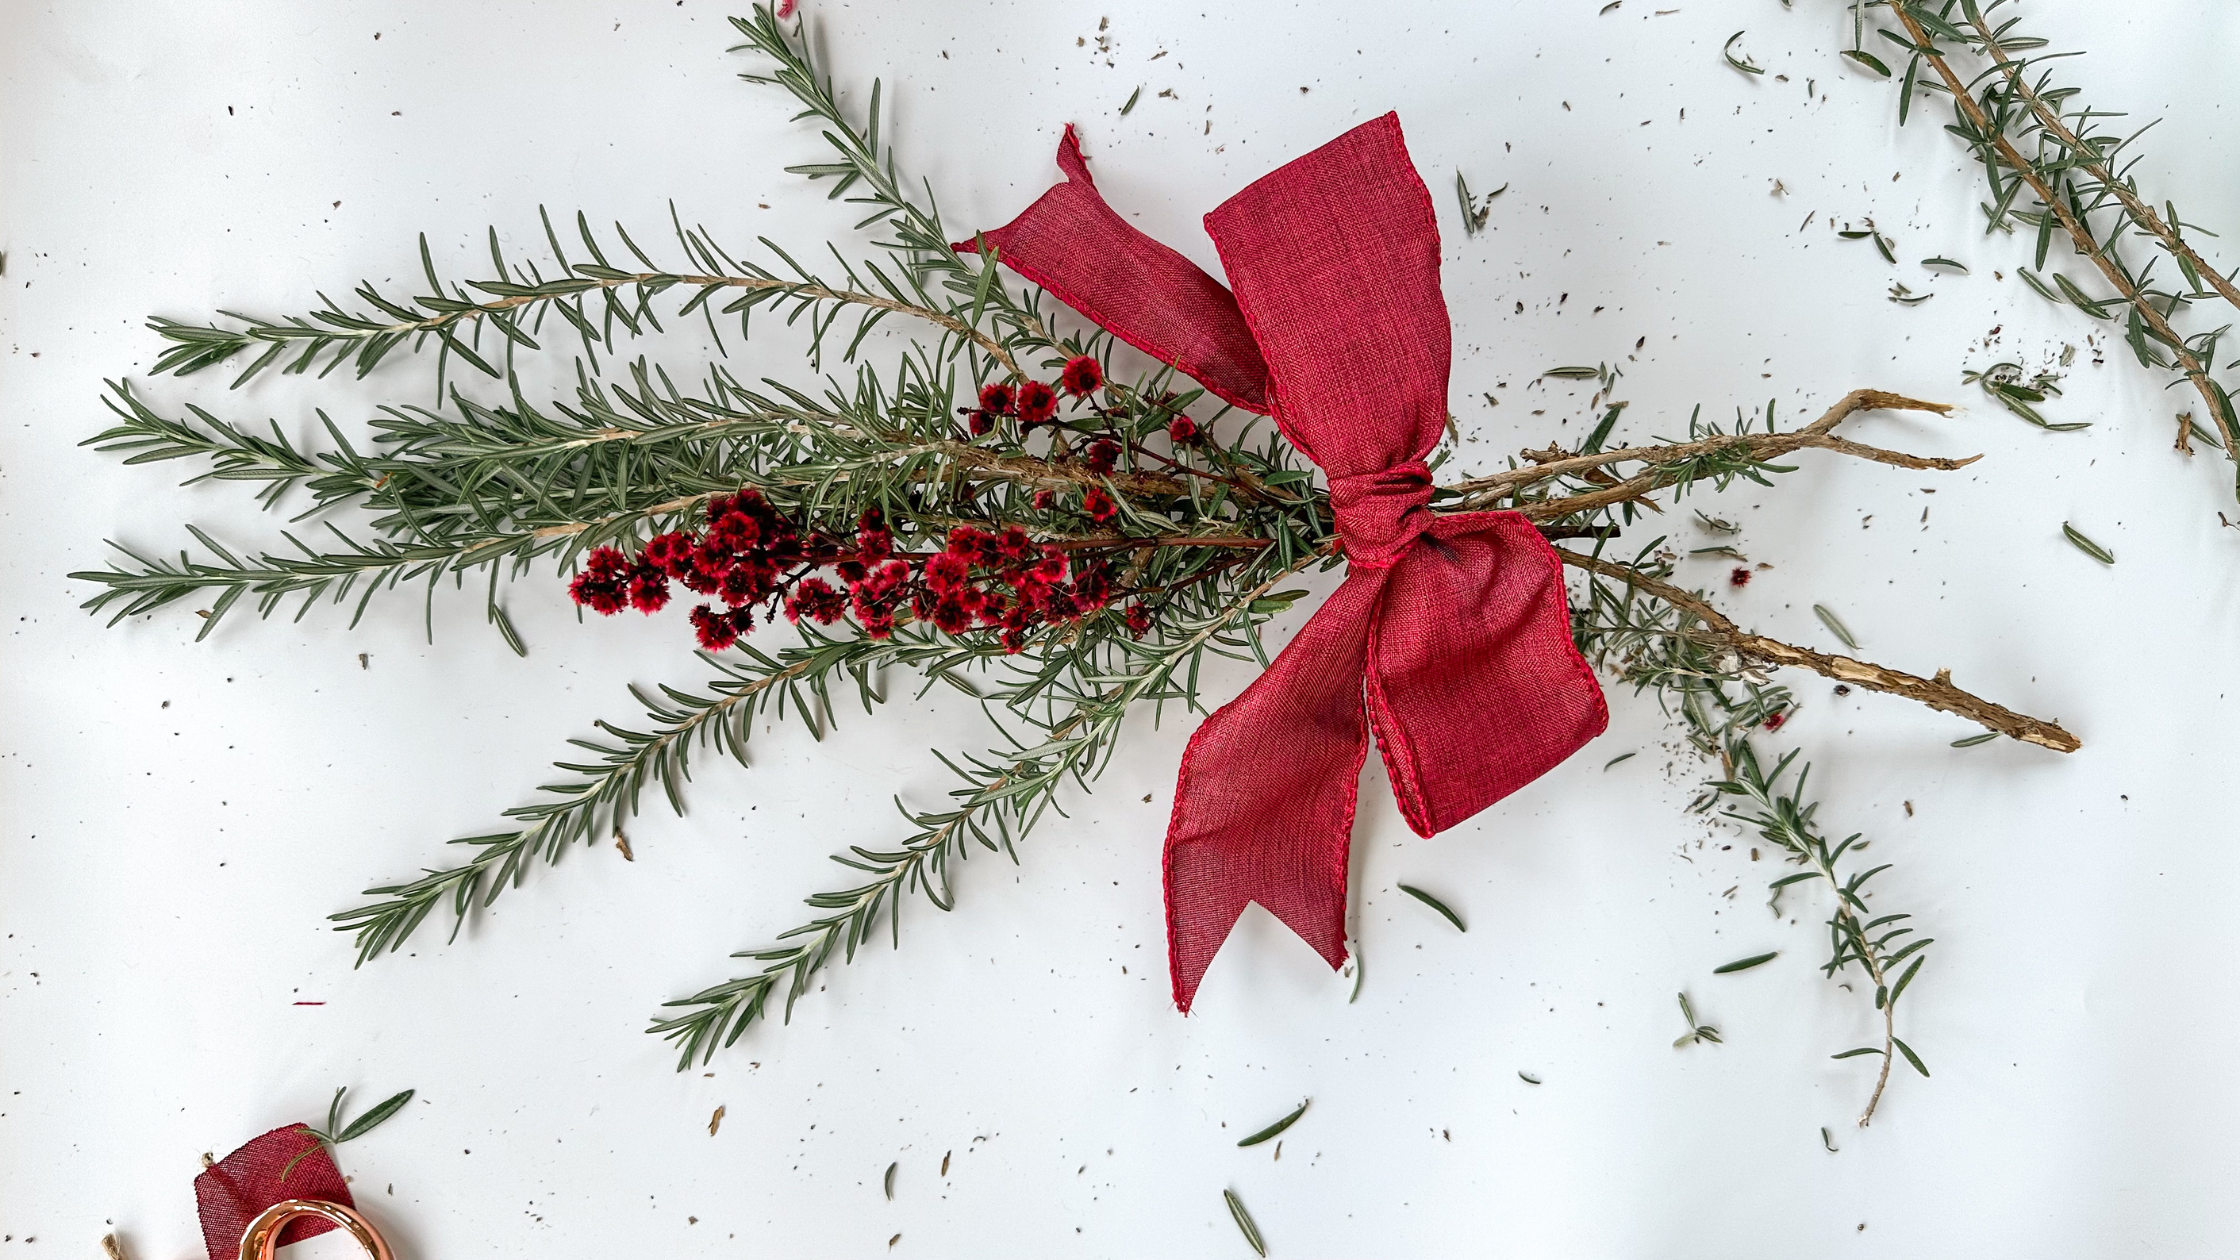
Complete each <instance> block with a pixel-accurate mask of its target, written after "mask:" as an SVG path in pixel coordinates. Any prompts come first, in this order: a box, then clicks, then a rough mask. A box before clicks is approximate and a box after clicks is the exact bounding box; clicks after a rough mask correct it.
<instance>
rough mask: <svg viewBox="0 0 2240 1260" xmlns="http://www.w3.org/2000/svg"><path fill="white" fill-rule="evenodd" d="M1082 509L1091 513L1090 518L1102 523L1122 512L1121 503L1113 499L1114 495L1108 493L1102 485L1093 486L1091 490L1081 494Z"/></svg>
mask: <svg viewBox="0 0 2240 1260" xmlns="http://www.w3.org/2000/svg"><path fill="white" fill-rule="evenodd" d="M1081 510H1082V511H1084V512H1087V513H1088V514H1089V519H1091V520H1093V521H1096V522H1098V523H1099V524H1102V523H1103V522H1105V521H1109V520H1111V519H1112V518H1113V517H1115V516H1118V515H1119V514H1120V505H1119V504H1117V503H1114V502H1113V501H1112V496H1111V495H1109V494H1106V493H1105V492H1104V488H1103V487H1102V486H1091V487H1089V492H1088V493H1087V494H1084V495H1082V496H1081Z"/></svg>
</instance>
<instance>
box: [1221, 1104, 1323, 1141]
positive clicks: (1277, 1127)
mask: <svg viewBox="0 0 2240 1260" xmlns="http://www.w3.org/2000/svg"><path fill="white" fill-rule="evenodd" d="M1313 1101H1314V1099H1312V1098H1309V1099H1308V1100H1307V1101H1306V1102H1303V1103H1300V1104H1299V1107H1298V1109H1297V1110H1296V1111H1293V1112H1292V1113H1291V1114H1290V1115H1288V1116H1285V1117H1284V1118H1283V1119H1281V1120H1278V1121H1276V1122H1275V1123H1274V1124H1271V1125H1269V1126H1268V1127H1267V1128H1265V1129H1262V1130H1260V1131H1259V1132H1258V1133H1255V1134H1253V1135H1252V1136H1251V1137H1248V1138H1245V1139H1244V1140H1242V1141H1240V1142H1238V1143H1237V1145H1239V1146H1258V1145H1260V1144H1261V1143H1262V1142H1265V1141H1267V1140H1268V1139H1269V1138H1272V1137H1274V1136H1275V1135H1276V1134H1278V1133H1281V1132H1283V1131H1284V1130H1285V1129H1288V1128H1290V1127H1291V1126H1292V1125H1294V1124H1297V1123H1298V1122H1299V1117H1301V1116H1303V1115H1305V1114H1307V1103H1311V1102H1313Z"/></svg>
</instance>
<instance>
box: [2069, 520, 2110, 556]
mask: <svg viewBox="0 0 2240 1260" xmlns="http://www.w3.org/2000/svg"><path fill="white" fill-rule="evenodd" d="M2061 533H2062V536H2063V537H2065V538H2067V539H2068V540H2069V545H2070V546H2072V547H2075V548H2076V549H2077V550H2079V551H2081V552H2083V553H2085V554H2086V555H2088V556H2091V557H2092V558H2093V559H2095V560H2098V561H2099V562H2100V563H2102V564H2114V563H2115V562H2116V553H2114V552H2112V551H2110V550H2108V549H2107V548H2106V547H2103V546H2101V545H2100V544H2099V543H2096V542H2094V541H2092V540H2091V539H2089V538H2087V537H2085V536H2084V535H2083V534H2080V533H2078V532H2077V527H2076V526H2074V525H2071V524H2070V523H2068V522H2067V521H2063V522H2062V523H2061Z"/></svg>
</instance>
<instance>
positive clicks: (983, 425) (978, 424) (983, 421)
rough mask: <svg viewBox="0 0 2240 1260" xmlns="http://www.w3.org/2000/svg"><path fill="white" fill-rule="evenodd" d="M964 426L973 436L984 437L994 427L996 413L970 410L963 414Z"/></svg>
mask: <svg viewBox="0 0 2240 1260" xmlns="http://www.w3.org/2000/svg"><path fill="white" fill-rule="evenodd" d="M964 427H965V429H966V431H967V432H969V433H971V434H972V436H974V437H986V436H988V433H989V432H990V431H991V430H993V429H994V428H995V427H996V415H995V413H994V412H992V411H981V410H975V411H972V412H970V413H968V414H967V415H966V416H965V418H964Z"/></svg>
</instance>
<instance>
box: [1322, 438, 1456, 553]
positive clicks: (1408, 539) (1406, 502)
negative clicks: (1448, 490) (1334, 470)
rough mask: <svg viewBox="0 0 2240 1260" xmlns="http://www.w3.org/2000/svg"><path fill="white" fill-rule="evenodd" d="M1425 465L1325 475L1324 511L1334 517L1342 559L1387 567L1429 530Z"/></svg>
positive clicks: (1428, 470)
mask: <svg viewBox="0 0 2240 1260" xmlns="http://www.w3.org/2000/svg"><path fill="white" fill-rule="evenodd" d="M1430 503H1431V468H1430V466H1429V465H1427V464H1425V463H1424V462H1423V461H1422V460H1420V459H1411V460H1408V461H1406V462H1404V463H1400V464H1395V465H1393V466H1392V467H1390V468H1387V469H1385V470H1384V471H1382V472H1373V473H1360V474H1357V475H1355V476H1352V477H1332V478H1331V479H1330V511H1331V514H1332V515H1334V516H1336V517H1337V519H1338V537H1339V538H1340V539H1342V540H1343V541H1344V542H1345V546H1346V563H1347V564H1349V565H1352V566H1353V567H1355V568H1357V569H1389V568H1391V567H1392V566H1393V565H1395V564H1398V563H1399V562H1400V557H1402V556H1404V555H1406V554H1408V548H1410V547H1412V546H1414V545H1415V541H1416V539H1417V538H1419V537H1421V536H1422V535H1423V532H1424V531H1425V530H1427V529H1429V528H1431V508H1430Z"/></svg>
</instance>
